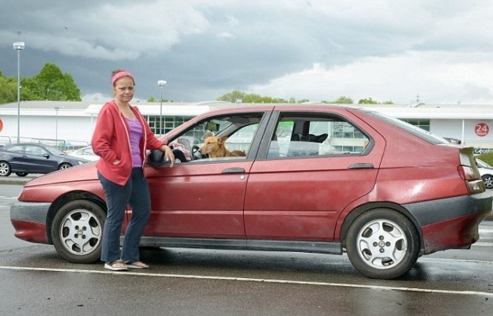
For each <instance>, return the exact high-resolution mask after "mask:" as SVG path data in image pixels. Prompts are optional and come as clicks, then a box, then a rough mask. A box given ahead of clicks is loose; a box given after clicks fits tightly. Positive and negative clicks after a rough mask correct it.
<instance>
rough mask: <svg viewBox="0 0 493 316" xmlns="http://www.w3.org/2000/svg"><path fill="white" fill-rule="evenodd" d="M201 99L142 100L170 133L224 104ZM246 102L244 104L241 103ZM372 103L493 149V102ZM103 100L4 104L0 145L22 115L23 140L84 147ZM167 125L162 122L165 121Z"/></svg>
mask: <svg viewBox="0 0 493 316" xmlns="http://www.w3.org/2000/svg"><path fill="white" fill-rule="evenodd" d="M225 104H226V105H228V104H229V105H231V106H235V105H238V104H233V103H226V102H219V101H211V102H200V103H163V104H162V113H163V118H162V120H160V119H159V113H160V111H161V104H160V103H136V104H134V105H136V106H138V108H139V110H140V112H141V113H142V114H143V115H144V116H145V117H146V119H147V121H148V122H149V125H150V126H151V129H152V130H153V131H154V132H155V133H156V134H164V133H166V132H169V131H170V130H172V129H173V128H174V127H176V126H178V125H180V124H182V123H183V122H185V121H187V120H189V119H191V118H193V117H195V116H197V115H199V114H201V113H204V112H207V111H210V110H214V109H216V108H218V107H223V106H224V105H225ZM240 106H241V105H240ZM354 106H362V107H368V108H370V109H372V110H375V111H379V112H381V113H384V114H387V115H389V116H392V117H395V118H398V119H401V120H404V121H407V122H410V123H411V124H413V125H416V126H419V127H421V128H423V129H425V130H428V131H430V132H432V133H434V134H437V135H440V136H443V137H450V138H455V139H458V140H460V141H461V142H462V143H463V144H465V145H468V146H473V147H475V148H476V151H477V153H480V152H484V151H490V150H493V130H492V128H493V105H473V104H471V105H469V104H457V105H427V104H418V105H413V106H410V105H366V104H365V105H354ZM101 107H102V104H91V103H87V102H56V101H25V102H21V105H20V117H18V115H17V111H18V104H17V103H7V104H2V105H0V145H1V144H3V143H8V142H16V141H17V137H18V135H17V130H18V124H17V123H18V121H19V122H20V125H19V126H20V128H19V130H20V135H19V139H20V140H21V141H29V142H30V141H43V142H47V141H50V142H53V144H57V145H59V146H60V147H65V149H70V148H71V147H82V146H86V145H88V144H89V143H90V140H91V137H92V133H93V131H94V126H95V123H96V120H97V116H98V113H99V110H100V109H101ZM161 122H162V126H161V128H160V123H161Z"/></svg>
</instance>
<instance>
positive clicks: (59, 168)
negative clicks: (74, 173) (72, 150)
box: [58, 162, 72, 170]
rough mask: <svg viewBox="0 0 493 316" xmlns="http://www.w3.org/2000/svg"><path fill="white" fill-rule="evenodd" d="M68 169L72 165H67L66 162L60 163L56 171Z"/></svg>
mask: <svg viewBox="0 0 493 316" xmlns="http://www.w3.org/2000/svg"><path fill="white" fill-rule="evenodd" d="M70 167H72V165H71V164H69V163H67V162H64V163H62V164H61V165H60V166H59V167H58V170H63V169H68V168H70Z"/></svg>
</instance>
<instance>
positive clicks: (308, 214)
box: [245, 106, 384, 241]
mask: <svg viewBox="0 0 493 316" xmlns="http://www.w3.org/2000/svg"><path fill="white" fill-rule="evenodd" d="M286 111H288V110H286ZM277 114H278V117H277V118H274V117H273V121H272V122H271V124H270V125H269V128H268V131H266V133H265V137H268V138H264V139H263V141H262V143H263V147H262V148H261V150H260V151H259V156H258V157H257V159H256V161H255V162H254V164H253V166H252V169H251V171H250V177H249V180H248V185H247V191H246V196H245V230H246V235H247V239H249V240H259V239H274V240H276V239H277V240H295V241H333V240H334V231H335V229H336V225H337V220H338V218H339V216H340V214H341V212H342V211H343V210H344V208H345V207H346V206H347V205H348V204H349V203H350V202H351V201H354V200H356V199H358V198H359V197H361V196H363V195H365V194H367V193H368V192H369V191H371V190H372V188H373V186H374V183H375V180H376V176H377V172H378V166H379V165H380V161H381V159H382V154H383V149H384V141H383V139H382V138H381V137H380V136H379V135H378V134H376V133H374V132H373V134H369V133H368V132H367V131H365V130H364V129H361V127H360V126H364V122H360V121H359V120H358V118H356V117H349V118H348V117H344V116H341V115H340V114H339V113H310V112H309V108H308V106H307V109H305V110H304V111H303V112H299V111H296V110H294V109H293V110H292V111H288V112H278V113H277ZM347 114H348V115H350V114H349V113H347ZM274 119H275V120H274ZM365 127H367V126H365ZM325 134H327V135H325ZM303 139H305V141H303ZM322 139H323V141H321V142H320V140H322Z"/></svg>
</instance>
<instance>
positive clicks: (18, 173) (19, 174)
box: [15, 172, 28, 177]
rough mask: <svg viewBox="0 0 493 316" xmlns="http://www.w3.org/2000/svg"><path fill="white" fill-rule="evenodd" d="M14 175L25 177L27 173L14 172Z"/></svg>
mask: <svg viewBox="0 0 493 316" xmlns="http://www.w3.org/2000/svg"><path fill="white" fill-rule="evenodd" d="M15 174H16V175H17V176H18V177H25V176H27V175H28V173H27V172H16V173H15Z"/></svg>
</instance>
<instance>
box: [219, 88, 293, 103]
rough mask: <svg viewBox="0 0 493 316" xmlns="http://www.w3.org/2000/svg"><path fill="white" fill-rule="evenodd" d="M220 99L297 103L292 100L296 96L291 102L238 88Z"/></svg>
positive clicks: (245, 101)
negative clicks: (242, 90)
mask: <svg viewBox="0 0 493 316" xmlns="http://www.w3.org/2000/svg"><path fill="white" fill-rule="evenodd" d="M217 100H218V101H226V102H233V103H235V102H238V101H241V102H242V103H295V102H291V101H293V100H294V98H291V99H289V102H288V101H287V100H285V99H283V98H272V97H263V96H260V95H258V94H255V93H250V94H247V93H245V92H241V91H238V90H234V91H232V92H229V93H226V94H224V95H222V96H220V97H219V98H217Z"/></svg>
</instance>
